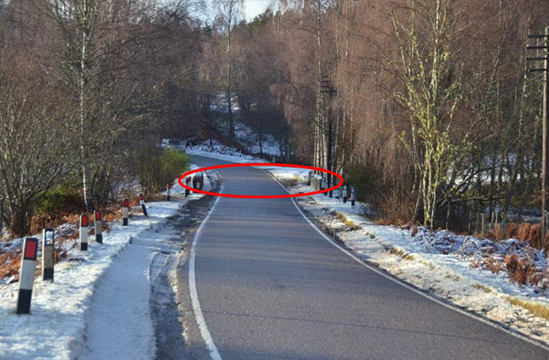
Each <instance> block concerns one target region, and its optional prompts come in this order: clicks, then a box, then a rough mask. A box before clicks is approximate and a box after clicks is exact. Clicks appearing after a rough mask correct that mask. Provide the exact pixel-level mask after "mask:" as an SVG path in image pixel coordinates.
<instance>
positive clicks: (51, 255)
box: [42, 228, 55, 282]
mask: <svg viewBox="0 0 549 360" xmlns="http://www.w3.org/2000/svg"><path fill="white" fill-rule="evenodd" d="M54 263H55V230H54V229H52V228H45V229H44V231H43V233H42V280H51V281H52V282H53V267H54Z"/></svg>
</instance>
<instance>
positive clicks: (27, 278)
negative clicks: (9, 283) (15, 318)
mask: <svg viewBox="0 0 549 360" xmlns="http://www.w3.org/2000/svg"><path fill="white" fill-rule="evenodd" d="M37 253H38V239H36V238H26V239H25V242H24V243H23V258H22V260H21V268H20V270H19V295H18V297H17V307H16V309H15V312H16V313H17V314H28V313H29V312H30V307H31V300H32V286H33V284H34V270H35V269H36V254H37Z"/></svg>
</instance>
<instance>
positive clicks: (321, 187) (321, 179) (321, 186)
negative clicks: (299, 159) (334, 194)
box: [319, 176, 326, 195]
mask: <svg viewBox="0 0 549 360" xmlns="http://www.w3.org/2000/svg"><path fill="white" fill-rule="evenodd" d="M319 186H320V189H319V190H320V191H322V190H324V176H322V177H321V178H320V182H319ZM324 195H326V194H324Z"/></svg>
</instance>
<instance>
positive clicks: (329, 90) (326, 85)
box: [322, 78, 338, 195]
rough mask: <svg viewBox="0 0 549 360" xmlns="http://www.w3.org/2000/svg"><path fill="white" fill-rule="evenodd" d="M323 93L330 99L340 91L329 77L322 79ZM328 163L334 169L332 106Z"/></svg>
mask: <svg viewBox="0 0 549 360" xmlns="http://www.w3.org/2000/svg"><path fill="white" fill-rule="evenodd" d="M322 93H323V94H326V95H328V97H329V98H330V99H332V98H334V97H335V96H337V95H338V91H337V90H336V89H335V88H334V87H333V86H332V85H331V82H330V80H329V79H328V78H324V79H322ZM326 164H327V165H328V170H330V171H334V169H333V167H334V120H333V118H332V109H331V107H328V151H327V159H326ZM331 186H332V174H328V187H331ZM330 195H331V192H330Z"/></svg>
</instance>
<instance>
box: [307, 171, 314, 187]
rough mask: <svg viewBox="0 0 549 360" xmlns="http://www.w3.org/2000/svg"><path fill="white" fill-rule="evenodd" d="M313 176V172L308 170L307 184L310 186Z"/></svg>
mask: <svg viewBox="0 0 549 360" xmlns="http://www.w3.org/2000/svg"><path fill="white" fill-rule="evenodd" d="M312 177H313V172H312V171H309V173H308V174H307V186H311V178H312Z"/></svg>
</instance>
